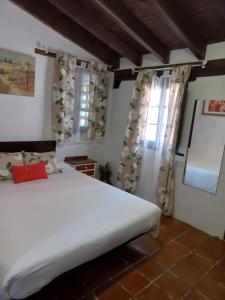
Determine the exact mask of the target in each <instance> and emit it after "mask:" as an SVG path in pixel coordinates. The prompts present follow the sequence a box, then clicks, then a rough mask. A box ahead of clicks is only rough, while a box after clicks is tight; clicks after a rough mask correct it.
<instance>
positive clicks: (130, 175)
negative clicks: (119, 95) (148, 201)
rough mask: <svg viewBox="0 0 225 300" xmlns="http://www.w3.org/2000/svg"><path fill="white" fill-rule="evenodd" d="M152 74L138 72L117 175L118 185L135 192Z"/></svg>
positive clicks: (152, 72) (149, 72)
mask: <svg viewBox="0 0 225 300" xmlns="http://www.w3.org/2000/svg"><path fill="white" fill-rule="evenodd" d="M154 74H155V73H154V71H152V70H151V71H143V72H140V73H139V74H138V76H137V79H136V82H135V86H134V90H133V96H132V100H131V103H130V111H129V117H128V125H127V130H126V134H125V138H124V141H123V149H122V157H121V162H120V166H119V171H118V176H117V183H118V186H119V187H120V188H121V189H123V190H125V191H127V192H130V193H135V191H136V187H137V183H138V180H139V176H140V169H141V161H142V154H143V145H144V133H145V127H146V122H147V114H148V105H149V95H150V88H151V85H152V82H153V77H154Z"/></svg>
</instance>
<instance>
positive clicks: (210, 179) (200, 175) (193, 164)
mask: <svg viewBox="0 0 225 300" xmlns="http://www.w3.org/2000/svg"><path fill="white" fill-rule="evenodd" d="M221 160H222V158H219V157H210V156H205V155H197V154H193V153H191V154H189V155H188V160H187V164H186V172H185V178H184V183H185V184H187V185H189V186H192V187H195V188H198V189H201V190H203V191H206V192H209V193H214V194H215V193H216V191H217V185H218V180H219V174H220V168H221Z"/></svg>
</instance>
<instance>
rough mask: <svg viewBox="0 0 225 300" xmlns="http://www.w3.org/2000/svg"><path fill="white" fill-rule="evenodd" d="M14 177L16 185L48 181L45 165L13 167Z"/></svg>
mask: <svg viewBox="0 0 225 300" xmlns="http://www.w3.org/2000/svg"><path fill="white" fill-rule="evenodd" d="M12 177H13V181H14V183H20V182H25V181H31V180H36V179H47V178H48V175H47V173H46V168H45V163H43V162H42V163H39V164H33V165H27V166H12Z"/></svg>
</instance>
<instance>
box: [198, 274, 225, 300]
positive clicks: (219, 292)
mask: <svg viewBox="0 0 225 300" xmlns="http://www.w3.org/2000/svg"><path fill="white" fill-rule="evenodd" d="M195 288H196V289H197V290H198V291H200V292H201V293H202V294H203V295H205V296H206V297H209V298H210V299H215V300H224V299H225V286H221V285H219V284H217V283H215V282H214V281H213V280H212V279H211V277H210V276H206V277H204V278H202V279H201V280H200V282H199V283H198V284H197V285H196V287H195Z"/></svg>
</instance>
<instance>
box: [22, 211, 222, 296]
mask: <svg viewBox="0 0 225 300" xmlns="http://www.w3.org/2000/svg"><path fill="white" fill-rule="evenodd" d="M214 264H215V265H214ZM209 268H211V269H209ZM168 269H169V271H168ZM209 270H210V271H209ZM206 271H207V272H208V271H209V272H208V273H206ZM153 281H154V282H153ZM224 289H225V248H224V242H223V241H220V240H218V239H216V238H214V237H210V236H209V235H207V234H205V233H204V232H201V231H199V230H197V229H194V228H191V227H190V226H189V225H187V224H184V223H182V222H180V221H177V220H175V219H173V218H171V217H165V216H162V220H161V229H160V234H159V236H158V237H157V238H156V239H153V238H152V237H151V236H150V235H149V234H145V235H143V236H142V237H140V238H138V239H136V240H134V241H132V242H130V243H129V244H127V245H122V246H120V247H118V248H116V249H114V250H112V251H110V252H109V253H106V254H105V255H103V256H101V257H99V258H97V259H95V260H93V261H91V262H88V263H86V264H84V265H82V266H79V267H77V268H75V269H74V270H72V271H69V272H66V273H65V274H63V275H61V276H59V277H58V278H57V279H55V280H54V281H52V283H50V284H49V285H48V286H46V287H44V288H43V289H42V290H41V291H40V292H38V293H36V294H34V295H32V296H30V297H29V298H27V299H29V300H98V299H106V300H111V299H113V300H121V299H122V300H128V299H131V298H132V299H135V300H137V299H144V300H150V299H152V300H167V299H170V300H171V299H174V300H176V299H182V300H183V299H187V300H209V299H211V300H220V299H223V300H224V299H225V295H224ZM95 293H96V294H95Z"/></svg>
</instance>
